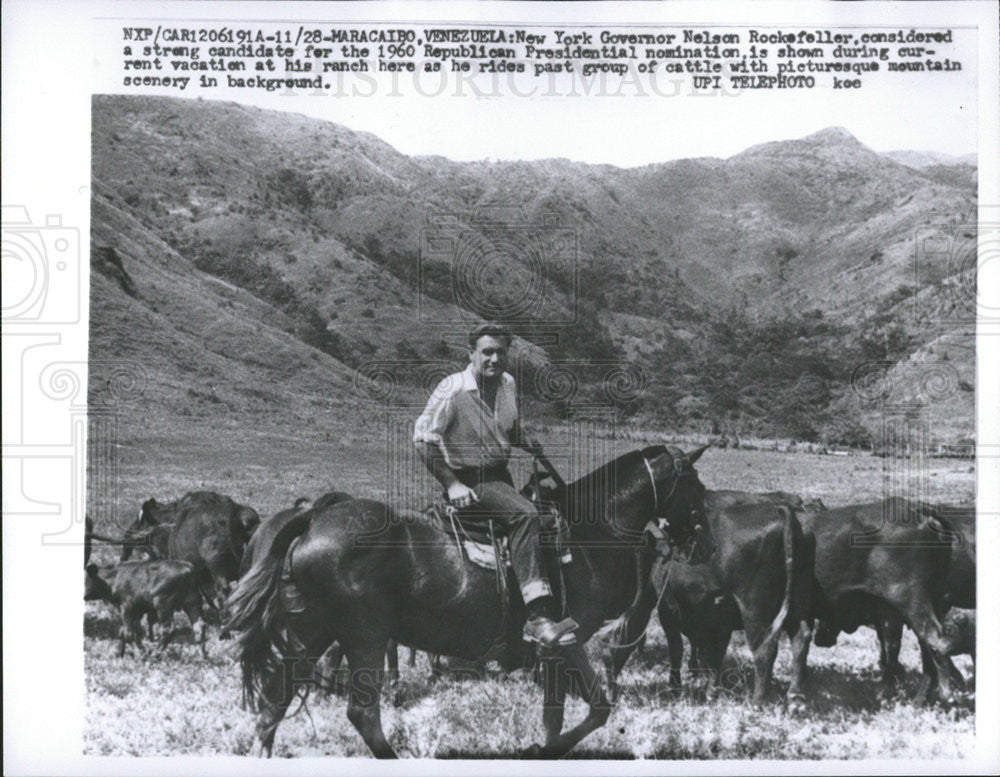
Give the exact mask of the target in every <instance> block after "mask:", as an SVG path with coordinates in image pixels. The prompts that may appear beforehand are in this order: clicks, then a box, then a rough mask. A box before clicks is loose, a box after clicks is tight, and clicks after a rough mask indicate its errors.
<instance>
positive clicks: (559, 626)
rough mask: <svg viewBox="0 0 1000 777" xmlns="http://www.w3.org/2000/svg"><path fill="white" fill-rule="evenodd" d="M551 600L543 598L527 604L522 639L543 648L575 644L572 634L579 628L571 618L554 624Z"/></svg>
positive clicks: (574, 635)
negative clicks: (526, 617) (526, 615)
mask: <svg viewBox="0 0 1000 777" xmlns="http://www.w3.org/2000/svg"><path fill="white" fill-rule="evenodd" d="M551 613H552V599H551V597H548V596H543V597H540V598H538V599H534V600H532V601H530V602H528V619H527V621H525V624H524V634H523V637H524V639H525V641H527V642H537V643H539V644H540V645H544V646H545V647H555V646H556V645H558V646H559V647H566V646H567V645H575V644H576V634H574V632H575V631H576V629H577V628H578V627H579V626H578V624H577V623H576V621H574V620H573V619H572V618H566V619H565V620H563V621H560V622H559V623H556V622H555V621H554V620H553V619H552V617H551Z"/></svg>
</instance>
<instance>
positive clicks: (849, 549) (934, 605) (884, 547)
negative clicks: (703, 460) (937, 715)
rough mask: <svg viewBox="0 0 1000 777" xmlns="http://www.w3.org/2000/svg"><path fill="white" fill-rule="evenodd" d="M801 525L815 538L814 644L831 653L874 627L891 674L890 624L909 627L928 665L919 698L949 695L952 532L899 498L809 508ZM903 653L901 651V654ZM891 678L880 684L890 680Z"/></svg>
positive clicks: (917, 507)
mask: <svg viewBox="0 0 1000 777" xmlns="http://www.w3.org/2000/svg"><path fill="white" fill-rule="evenodd" d="M800 517H801V519H802V525H803V527H804V528H805V529H806V530H807V531H808V532H810V533H812V534H813V536H815V538H816V581H815V588H814V592H813V613H814V615H815V616H816V617H817V618H819V619H820V621H821V622H820V623H819V624H817V627H816V630H815V637H814V641H815V643H816V645H817V646H819V647H829V646H831V645H833V644H834V643H835V641H836V637H837V634H838V633H839V632H840V631H846V632H848V633H852V632H854V631H855V630H856V629H857V628H858V627H859V626H863V625H867V626H872V627H874V628H875V629H876V631H878V632H879V635H880V637H882V644H883V650H882V656H881V660H882V663H883V670H886V669H887V668H888V662H887V654H886V648H885V645H886V638H885V634H886V624H887V623H888V622H891V621H892V620H893V619H896V620H901V621H902V622H904V623H906V624H907V625H908V626H909V627H910V628H911V629H912V630H913V631H914V633H915V634H916V635H917V640H918V641H919V643H920V648H921V653H922V655H923V659H924V661H923V663H924V680H923V682H922V685H921V690H920V694H919V700H921V701H928V700H930V699H931V698H932V696H933V695H934V693H935V692H936V691H938V690H940V692H941V694H942V695H943V696H944V697H946V698H947V697H949V696H950V695H951V691H952V688H951V684H952V670H953V665H952V664H951V661H949V660H948V658H947V655H946V652H947V648H948V645H947V642H946V640H945V636H944V631H943V626H942V620H943V618H944V615H945V612H946V611H947V600H946V594H947V590H948V588H947V586H948V574H949V568H950V566H951V542H952V539H953V538H954V534H955V533H954V532H953V531H951V530H950V529H949V527H948V526H946V525H945V524H944V523H943V522H942V521H940V520H938V519H936V518H934V517H933V516H932V515H931V514H930V513H929V512H928V511H927V510H925V509H924V507H923V506H922V505H921V504H919V503H915V502H910V501H908V500H905V499H901V498H899V497H892V498H889V499H886V500H884V501H882V502H875V503H872V504H864V505H852V506H849V507H841V508H837V509H834V510H804V511H803V512H802V513H801V514H800ZM896 650H897V651H898V648H896ZM890 677H891V672H888V671H884V672H883V678H884V679H885V680H886V681H887V682H891V679H890Z"/></svg>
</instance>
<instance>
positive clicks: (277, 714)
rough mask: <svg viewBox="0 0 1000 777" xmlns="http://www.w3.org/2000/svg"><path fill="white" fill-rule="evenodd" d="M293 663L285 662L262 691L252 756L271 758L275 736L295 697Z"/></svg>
mask: <svg viewBox="0 0 1000 777" xmlns="http://www.w3.org/2000/svg"><path fill="white" fill-rule="evenodd" d="M293 669H294V668H293V665H292V662H287V661H286V662H283V663H282V664H281V667H280V668H279V669H278V670H277V671H276V672H275V673H274V674H273V675H271V677H269V678H268V680H267V682H266V683H265V685H264V687H263V688H262V689H261V693H260V697H259V698H260V701H259V702H258V703H259V705H260V708H259V711H258V713H257V732H256V734H257V735H256V737H255V738H254V743H253V747H252V749H251V751H250V755H252V756H256V757H258V758H265V757H266V758H270V757H271V750H272V749H273V748H274V734H275V732H276V731H277V730H278V724H279V723H281V721H282V719H283V718H284V717H285V713H286V712H288V705H289V704H291V702H292V699H293V698H294V697H295V691H296V685H295V682H294V680H293V675H292V671H293Z"/></svg>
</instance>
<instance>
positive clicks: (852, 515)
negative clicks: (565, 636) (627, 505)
mask: <svg viewBox="0 0 1000 777" xmlns="http://www.w3.org/2000/svg"><path fill="white" fill-rule="evenodd" d="M539 496H540V497H541V496H544V495H539ZM548 496H549V497H551V498H552V499H554V500H555V501H557V502H558V495H553V494H549V495H548ZM351 500H352V497H351V496H350V495H349V494H346V493H343V492H339V491H334V492H331V493H328V494H326V495H324V496H322V497H320V498H319V499H317V500H315V501H313V502H312V503H310V502H309V501H308V500H306V499H299V500H298V501H296V502H295V504H294V506H292V507H291V508H289V509H287V510H283V511H281V512H279V513H277V514H276V515H274V516H272V517H270V518H268V519H266V520H264V521H263V522H261V520H260V517H259V515H258V514H257V512H256V511H255V510H253V509H252V508H250V507H247V506H245V505H240V504H238V503H236V502H235V501H234V500H232V499H230V498H229V497H226V496H220V495H218V494H216V493H212V492H207V491H199V492H192V493H189V494H186V495H185V496H183V497H182V498H180V499H178V500H177V501H175V502H170V503H160V502H157V501H156V500H155V499H149V500H147V501H146V502H145V503H144V504H143V505H142V508H141V510H140V513H139V516H138V518H137V519H136V520H135V521H134V523H133V524H132V525H130V526H129V527H128V528H127V529H126V530H125V532H124V534H123V536H120V537H112V536H108V535H106V534H98V533H97V532H95V531H94V527H93V525H92V524H91V523H90V521H89V519H88V522H87V531H86V542H85V559H84V565H85V570H86V571H85V598H86V599H87V600H104V601H106V602H109V603H111V604H112V605H113V606H114V607H116V608H117V610H118V613H119V615H120V618H121V627H120V631H119V654H123V653H124V651H125V649H126V644H127V643H128V642H135V643H136V646H137V648H141V645H142V638H143V636H144V634H146V633H148V635H149V636H150V638H152V637H153V636H154V628H156V627H158V628H159V630H160V639H159V641H160V644H161V646H166V645H167V644H168V643H169V641H170V640H171V638H172V637H173V636H174V633H175V632H174V628H173V620H174V614H175V612H176V611H178V610H180V611H183V612H184V613H185V614H186V616H187V617H188V619H189V620H190V622H191V625H192V626H193V630H194V634H195V638H196V641H197V642H198V643H200V647H201V650H202V652H204V650H205V633H206V631H207V629H206V627H205V622H204V620H203V610H204V609H207V610H209V611H211V613H212V614H213V616H214V617H213V618H211V620H212V621H215V622H218V623H219V624H220V625H221V629H220V632H219V636H220V637H221V638H226V637H227V636H228V635H227V634H226V627H225V624H226V620H227V617H226V614H225V613H226V608H227V598H228V597H229V595H230V593H231V588H232V586H233V584H234V583H235V582H237V581H238V580H240V579H241V578H242V577H245V576H246V575H247V574H248V573H250V571H251V570H252V569H254V568H255V567H254V565H255V563H257V562H259V561H260V560H261V557H262V556H263V555H265V554H266V553H267V551H268V549H269V548H270V547H271V546H272V543H273V542H274V539H275V537H276V536H277V535H278V533H279V532H280V531H281V530H282V528H283V527H285V526H286V525H287V524H288V523H289V522H291V521H292V520H293V519H295V518H296V517H297V516H301V515H303V514H304V513H305V512H307V511H309V510H320V509H322V508H324V507H328V506H330V505H335V504H338V503H341V502H349V501H351ZM975 518H976V517H975V509H974V507H973V506H971V505H969V506H965V505H946V504H929V503H925V502H915V501H909V500H905V499H902V498H898V497H892V498H887V499H885V500H883V501H881V502H875V503H871V504H860V505H852V506H847V507H838V508H833V509H827V508H826V507H825V506H824V505H823V504H822V503H820V502H819V501H818V500H815V501H812V502H803V500H802V499H801V498H800V497H798V496H796V495H794V494H789V493H784V492H771V493H765V494H750V493H745V492H738V491H706V492H705V499H704V520H705V522H706V526H705V536H706V538H710V539H706V541H710V542H711V543H712V546H713V547H712V552H711V554H710V557H709V560H708V561H707V562H705V563H688V562H687V561H686V560H684V559H683V558H678V554H677V553H671V552H670V549H669V547H668V543H667V540H666V537H665V535H663V534H659V535H657V533H656V532H653V533H652V534H651V535H649V536H647V537H646V538H645V541H644V542H643V544H642V546H641V548H640V549H637V550H636V551H635V557H636V564H635V568H636V580H635V597H634V600H633V602H632V604H631V605H630V606H629V608H628V610H627V611H625V612H624V613H623V614H622V617H621V618H620V619H619V621H618V622H617V628H616V629H615V630H614V632H613V636H614V639H612V640H604V642H605V645H606V647H605V650H604V652H603V658H604V661H605V664H606V670H607V671H606V676H607V679H608V685H609V686H610V691H611V697H612V699H614V697H615V693H616V690H617V688H616V678H617V676H618V674H619V673H620V671H621V670H622V668H623V666H624V665H625V662H626V661H627V660H628V658H629V655H630V654H631V653H632V652H633V651H634V650H635V649H636V648H637V647H638V646H640V645H641V644H642V641H643V638H644V636H643V635H644V634H645V631H646V628H647V625H648V623H649V619H650V618H651V616H652V613H653V611H654V610H655V611H656V612H657V614H658V617H659V620H660V623H661V625H662V627H663V631H664V634H665V637H666V641H667V646H668V653H669V664H670V665H669V669H667V668H666V667H665V668H664V676H665V677H666V678H668V679H669V682H670V684H671V685H674V686H678V687H679V686H680V685H681V682H682V680H681V657H682V654H683V642H682V636H681V635H684V636H685V637H687V639H688V641H689V643H690V658H689V667H690V669H691V670H692V673H691V676H692V677H694V678H696V680H697V681H698V683H699V684H704V688H703V691H704V692H705V693H713V692H714V690H715V689H716V688H717V687H718V686H719V685H724V684H725V682H726V678H725V675H724V673H723V672H722V665H723V661H724V658H725V656H726V652H727V649H728V646H729V643H730V638H731V636H732V633H733V632H734V631H736V630H740V629H742V630H743V631H744V632H745V635H746V641H747V645H748V647H749V649H750V651H751V653H752V656H753V670H754V690H753V701H754V702H755V703H758V704H759V703H762V702H764V700H765V699H766V698H767V695H768V691H769V686H770V685H771V673H772V667H773V664H774V661H775V657H776V653H777V649H778V642H779V640H780V636H781V633H782V632H784V633H785V634H786V635H787V636H788V638H789V640H790V643H791V651H792V677H791V682H790V685H789V689H788V694H787V701H788V704H789V709H790V710H791V709H795V708H799V707H801V706H802V705H804V704H805V703H806V698H807V693H806V692H807V677H808V667H807V657H808V653H809V650H810V646H811V645H816V646H817V647H830V646H832V645H834V644H835V643H836V640H837V636H838V634H839V633H840V632H848V633H851V632H853V631H855V630H856V629H857V628H858V627H859V626H868V627H871V628H873V629H875V631H876V633H877V636H878V640H879V656H878V662H879V668H880V672H881V678H882V681H883V683H884V684H885V686H886V688H888V687H891V686H892V685H893V684H894V683H896V682H898V680H899V678H900V676H901V670H900V664H899V658H898V656H899V650H900V639H901V634H902V628H903V626H904V625H905V626H907V627H908V628H910V629H911V630H912V631H913V633H914V635H915V636H916V639H917V642H918V644H919V647H920V652H921V658H922V678H921V684H920V687H919V691H918V696H917V699H916V701H917V702H918V703H929V702H932V701H935V700H945V701H947V700H948V699H950V698H952V697H953V695H954V694H955V692H956V690H958V689H960V688H962V687H963V686H964V681H963V677H962V674H961V673H960V672H958V671H957V669H956V668H955V666H954V665H953V663H952V662H951V657H952V656H954V655H958V654H969V655H972V656H973V658H974V657H975V607H976V552H975V549H976V544H975V543H976V539H975V523H976V520H975ZM95 541H97V542H104V543H111V544H114V545H116V546H120V547H121V559H120V562H119V563H118V564H115V565H112V566H104V567H99V566H98V565H96V564H93V563H90V555H91V549H92V543H93V542H95ZM140 555H145V556H148V558H146V559H143V560H137V557H138V556H140ZM134 557H135V558H134ZM144 616H145V618H146V621H147V623H146V627H145V628H144V627H143V622H142V619H143V617H144ZM334 647H335V645H334ZM390 647H391V650H389V659H390V667H391V668H393V669H394V668H395V667H396V663H395V646H394V644H393V643H390ZM874 658H875V657H874V656H873V660H874ZM335 660H336V661H337V662H338V663H339V657H338V658H337V659H335ZM328 663H329V658H327V659H326V661H321V662H320V663H319V665H318V666H317V671H318V672H319V671H320V670H321V667H322V665H324V664H327V665H326V666H325V669H323V670H322V671H325V672H326V673H327V674H329V672H330V667H329V665H328ZM390 676H391V675H390ZM396 677H398V673H396ZM317 682H318V683H319V685H320V686H321V687H323V686H324V685H326V686H328V685H329V677H326V678H319V677H318V678H317Z"/></svg>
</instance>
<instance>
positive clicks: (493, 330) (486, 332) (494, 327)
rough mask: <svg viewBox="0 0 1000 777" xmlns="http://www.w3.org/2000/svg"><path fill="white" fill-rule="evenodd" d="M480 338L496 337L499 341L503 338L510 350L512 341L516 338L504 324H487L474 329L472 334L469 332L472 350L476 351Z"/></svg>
mask: <svg viewBox="0 0 1000 777" xmlns="http://www.w3.org/2000/svg"><path fill="white" fill-rule="evenodd" d="M480 337H496V338H497V339H499V338H501V337H502V338H503V339H504V340H506V341H507V347H508V348H510V343H511V340H513V339H514V336H513V335H512V334H511V333H510V330H509V329H508V328H507V327H505V326H504V325H503V324H497V323H493V322H487V323H485V324H480V325H479V326H477V327H474V328H473V329H472V331H471V332H469V348H470V349H471V350H475V349H476V343H478V342H479V338H480Z"/></svg>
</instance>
